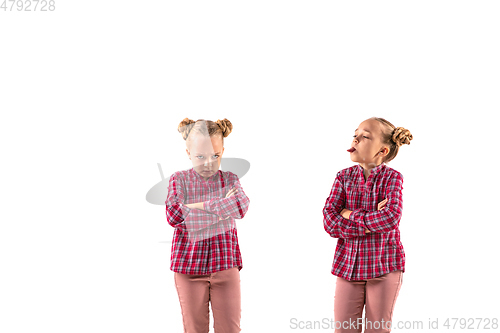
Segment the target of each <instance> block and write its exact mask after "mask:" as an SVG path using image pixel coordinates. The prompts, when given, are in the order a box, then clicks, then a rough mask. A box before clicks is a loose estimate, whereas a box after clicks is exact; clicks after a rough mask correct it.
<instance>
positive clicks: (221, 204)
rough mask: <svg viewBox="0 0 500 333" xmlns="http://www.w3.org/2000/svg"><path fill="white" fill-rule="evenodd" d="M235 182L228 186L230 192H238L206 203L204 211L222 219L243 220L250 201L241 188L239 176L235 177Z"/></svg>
mask: <svg viewBox="0 0 500 333" xmlns="http://www.w3.org/2000/svg"><path fill="white" fill-rule="evenodd" d="M234 177H235V179H234V181H233V182H232V183H231V184H229V183H228V186H227V189H228V191H229V190H230V189H232V188H236V190H237V191H236V192H235V193H234V194H233V195H231V196H229V197H227V198H212V199H210V200H208V201H205V202H204V209H205V211H207V212H210V213H213V214H215V215H216V216H220V217H221V218H222V219H227V218H230V217H232V218H234V219H242V218H243V217H244V216H245V214H246V213H247V211H248V206H249V205H250V199H249V198H248V197H247V196H246V194H245V192H244V191H243V188H242V187H241V184H240V181H239V179H238V176H236V175H234Z"/></svg>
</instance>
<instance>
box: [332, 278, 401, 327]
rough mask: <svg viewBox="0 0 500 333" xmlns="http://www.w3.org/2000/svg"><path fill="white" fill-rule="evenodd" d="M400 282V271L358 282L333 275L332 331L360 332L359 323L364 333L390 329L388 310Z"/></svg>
mask: <svg viewBox="0 0 500 333" xmlns="http://www.w3.org/2000/svg"><path fill="white" fill-rule="evenodd" d="M402 283H403V272H402V271H401V270H399V271H393V272H390V273H387V274H384V275H382V276H379V277H376V278H373V279H368V280H360V281H348V280H345V279H343V278H341V277H337V285H336V287H335V302H334V313H335V333H347V332H349V333H354V332H355V333H360V332H361V329H362V327H363V326H364V327H365V331H364V332H365V333H386V332H390V331H391V326H392V313H393V311H394V305H395V304H396V298H397V297H398V295H399V290H400V288H401V285H402ZM363 306H365V319H364V320H363V318H362V314H363ZM388 322H389V323H388Z"/></svg>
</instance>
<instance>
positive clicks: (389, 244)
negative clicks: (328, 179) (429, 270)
mask: <svg viewBox="0 0 500 333" xmlns="http://www.w3.org/2000/svg"><path fill="white" fill-rule="evenodd" d="M402 190H403V175H402V174H401V173H400V172H398V171H396V170H394V169H392V168H390V167H388V166H387V165H385V164H384V163H382V164H379V165H378V166H376V167H375V168H373V169H372V170H371V174H370V176H369V177H368V179H367V180H366V182H365V179H364V176H363V168H362V167H361V165H359V164H357V165H354V166H351V167H349V168H345V169H343V170H341V171H339V172H338V173H337V175H336V177H335V181H334V183H333V186H332V190H331V192H330V196H329V197H328V198H327V199H326V203H325V208H324V209H323V216H324V219H323V225H324V228H325V231H326V232H327V233H328V234H329V235H330V236H332V237H335V238H338V240H337V248H336V249H335V256H334V259H333V266H332V274H333V275H336V276H339V277H342V278H344V279H346V280H349V281H355V280H365V279H371V278H374V277H377V276H381V275H384V274H386V273H389V272H392V271H396V270H402V271H403V272H404V271H405V252H404V249H403V244H401V241H400V238H399V236H400V235H399V221H400V220H401V214H402V212H403V194H402ZM385 198H387V199H388V200H387V203H386V204H385V206H384V208H382V209H381V210H377V205H378V203H379V202H380V201H382V200H384V199H385ZM343 208H346V209H348V210H352V213H351V215H350V216H349V219H345V218H344V217H342V215H340V212H341V211H342V209H343ZM365 228H367V229H368V230H370V233H366V234H365Z"/></svg>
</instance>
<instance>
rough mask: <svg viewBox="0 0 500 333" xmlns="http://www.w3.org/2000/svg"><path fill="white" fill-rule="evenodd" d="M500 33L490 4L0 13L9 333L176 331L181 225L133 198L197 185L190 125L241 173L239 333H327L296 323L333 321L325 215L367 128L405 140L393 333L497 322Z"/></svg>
mask: <svg viewBox="0 0 500 333" xmlns="http://www.w3.org/2000/svg"><path fill="white" fill-rule="evenodd" d="M9 6H10V4H9ZM499 14H500V4H499V3H498V2H496V1H481V2H478V1H376V2H375V1H356V2H353V1H351V2H337V1H314V2H312V1H247V2H234V1H209V2H201V1H182V2H181V1H141V2H138V1H134V2H132V1H56V10H55V11H48V12H23V11H16V10H15V9H14V10H13V11H10V10H4V9H2V10H0V37H1V44H0V45H1V52H0V61H1V64H2V68H1V74H0V93H1V97H0V110H1V112H2V122H1V126H2V129H1V131H0V136H1V141H2V145H1V146H2V148H1V152H2V154H1V155H2V163H1V164H0V168H1V169H0V171H1V172H0V177H1V187H0V188H1V192H0V193H1V199H2V203H3V204H2V209H1V210H0V222H1V230H0V253H1V255H0V267H1V270H2V273H1V274H0V288H1V289H0V295H1V296H0V310H1V313H2V320H1V322H0V331H2V332H7V333H17V332H38V331H41V330H50V332H75V333H76V332H148V333H156V332H181V331H182V317H181V312H180V306H179V301H178V298H177V294H176V290H175V287H174V283H173V272H171V271H170V270H169V264H170V263H169V260H170V244H171V243H170V242H171V237H172V233H173V228H172V227H170V226H169V225H168V223H167V220H166V216H165V207H164V206H161V205H152V204H149V203H148V202H147V201H146V200H145V195H146V192H147V191H148V190H149V189H150V188H151V187H152V186H153V185H154V184H156V183H158V182H159V181H160V180H161V177H160V174H159V170H158V166H157V163H160V164H161V165H162V168H163V172H164V173H165V176H169V175H170V174H171V173H172V172H174V171H176V170H179V169H187V168H189V167H190V165H189V160H188V158H187V156H186V154H185V151H184V149H185V146H184V141H183V140H182V138H181V136H180V134H179V133H178V132H177V131H176V129H177V126H178V124H179V122H180V121H181V120H182V119H183V118H185V117H189V118H191V119H194V120H196V119H200V118H204V119H210V120H214V121H215V120H217V119H223V118H228V119H229V120H230V121H231V122H232V123H233V125H234V129H233V133H231V134H230V136H229V137H227V138H226V140H225V152H224V156H225V157H240V158H244V159H246V160H248V161H249V162H250V163H251V167H250V171H249V172H248V174H247V175H245V176H244V177H242V178H241V184H242V186H243V188H244V190H245V192H246V194H247V195H248V196H249V198H250V201H251V203H250V208H249V211H248V214H247V215H246V216H245V218H244V219H243V220H241V221H238V234H239V240H240V246H241V251H242V257H243V266H244V267H243V270H242V271H241V286H242V308H243V310H242V320H241V326H242V332H250V333H251V332H299V331H300V332H302V331H308V332H313V331H314V332H316V331H317V332H327V331H332V330H327V329H316V330H312V329H310V330H308V329H305V328H304V329H299V328H296V329H294V328H293V327H292V325H291V321H292V320H293V318H295V320H296V321H302V322H303V323H306V322H307V321H321V320H323V318H333V300H334V299H333V296H334V290H335V277H334V276H333V275H331V273H330V269H331V264H332V261H333V255H334V250H335V244H336V239H333V238H331V237H329V236H328V235H327V234H326V232H325V231H324V229H323V222H322V220H323V215H322V209H323V206H324V204H325V200H326V198H327V197H328V195H329V193H330V190H331V186H332V184H333V180H334V177H335V174H336V172H338V171H339V170H341V169H343V168H346V167H349V166H351V165H353V162H351V161H350V158H349V153H348V152H346V149H347V148H349V147H350V144H351V140H352V135H353V132H354V129H356V127H357V126H358V125H359V123H360V122H361V121H363V120H365V119H366V118H369V117H372V116H378V117H383V118H386V119H388V120H389V121H391V122H392V123H393V124H394V125H396V126H402V127H405V128H408V129H409V130H410V131H411V132H412V134H413V136H414V140H413V141H412V142H411V145H409V146H407V145H405V146H402V147H401V149H400V153H399V155H398V156H397V157H396V159H395V160H394V161H392V162H391V163H390V164H389V166H391V167H392V168H394V169H396V170H398V171H400V172H401V173H402V174H403V175H404V185H403V186H404V189H403V198H404V209H403V217H402V220H401V226H400V229H401V234H402V236H401V237H402V242H403V245H404V247H405V251H406V256H407V264H406V273H405V275H404V282H403V286H402V289H401V292H400V296H399V298H398V300H397V303H396V308H395V312H394V317H393V320H394V322H396V321H422V322H424V324H425V325H426V326H425V327H424V328H427V322H428V321H429V319H432V320H435V319H436V318H439V321H440V324H442V322H443V321H444V320H445V319H446V318H451V317H458V318H477V317H481V318H490V319H491V318H498V317H500V314H499V313H498V306H497V304H496V302H497V300H498V299H499V297H500V294H499V291H498V289H497V288H496V287H495V285H496V281H497V276H496V272H497V271H498V267H497V265H498V259H497V258H496V255H497V254H498V250H499V246H498V241H497V233H498V231H499V230H500V229H499V227H498V223H499V219H498V217H497V215H496V210H495V209H494V208H495V207H496V204H497V200H498V194H497V192H496V189H497V188H498V185H499V181H498V177H497V175H496V171H495V170H496V169H495V167H496V158H495V154H496V151H497V148H496V147H497V142H498V139H497V129H496V127H497V122H496V120H497V117H496V114H497V113H498V111H499V107H500V101H499V99H498V91H499V88H500V84H499V81H498V78H499V77H500V68H499V61H498V59H500V49H499V44H498V40H499V35H500V21H499V20H498V17H499ZM212 323H213V322H212ZM212 323H211V325H210V326H211V332H213V328H212ZM441 328H442V326H441ZM398 331H404V330H398ZM407 331H410V330H407ZM476 331H487V332H491V331H492V330H491V329H490V330H481V329H479V330H476Z"/></svg>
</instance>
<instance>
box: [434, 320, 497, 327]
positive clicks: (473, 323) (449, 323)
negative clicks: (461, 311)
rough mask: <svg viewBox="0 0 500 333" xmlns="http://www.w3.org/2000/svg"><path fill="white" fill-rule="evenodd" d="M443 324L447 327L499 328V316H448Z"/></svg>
mask: <svg viewBox="0 0 500 333" xmlns="http://www.w3.org/2000/svg"><path fill="white" fill-rule="evenodd" d="M457 324H458V327H457ZM443 326H444V327H446V328H447V329H455V328H461V329H480V328H482V329H498V318H491V319H490V318H447V319H446V320H445V321H444V323H443Z"/></svg>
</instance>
